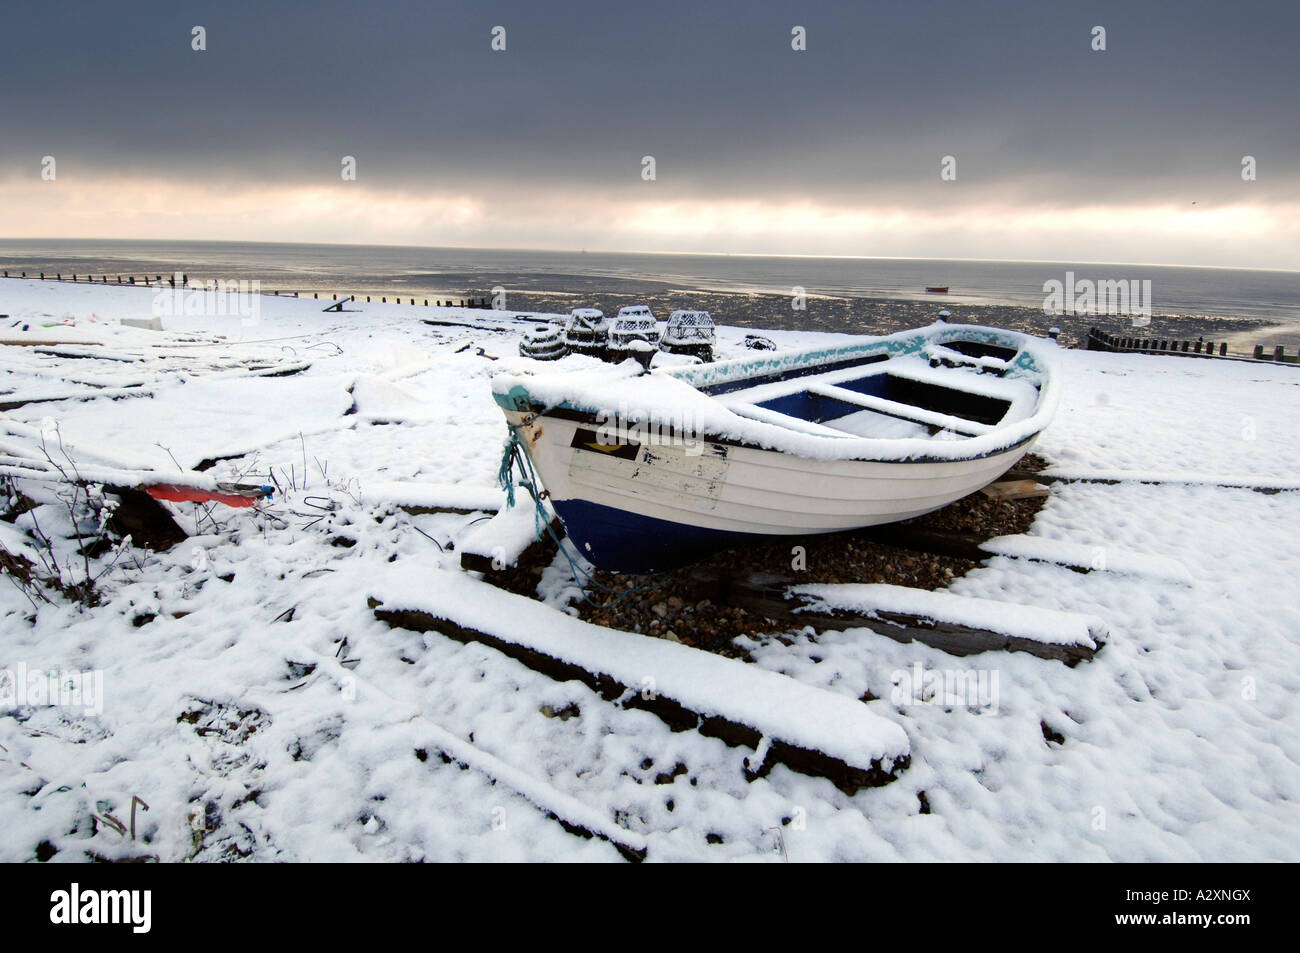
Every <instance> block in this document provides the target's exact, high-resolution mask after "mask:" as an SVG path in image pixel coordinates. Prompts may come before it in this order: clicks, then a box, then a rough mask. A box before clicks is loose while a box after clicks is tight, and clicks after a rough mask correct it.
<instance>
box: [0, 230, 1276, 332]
mask: <svg viewBox="0 0 1300 953" xmlns="http://www.w3.org/2000/svg"><path fill="white" fill-rule="evenodd" d="M0 269H8V270H9V271H10V273H11V274H17V273H18V272H21V271H26V272H27V273H28V274H34V273H39V272H41V271H45V272H47V273H59V272H62V273H64V274H71V273H77V274H82V275H84V274H96V275H103V274H108V275H112V276H116V275H119V274H121V275H129V274H135V275H138V276H144V275H153V276H157V275H159V274H163V275H170V274H172V273H173V272H175V271H178V270H179V271H183V272H184V273H185V274H186V275H187V276H188V277H192V278H196V279H199V280H211V279H219V280H245V281H254V280H256V281H259V282H260V284H261V287H262V289H263V290H266V291H272V290H279V291H282V292H293V291H298V292H300V293H301V292H307V293H308V294H311V293H320V294H321V296H322V297H327V296H329V295H334V294H338V295H339V296H340V297H341V296H344V295H348V294H356V295H359V296H362V297H364V296H365V295H370V296H372V297H376V298H380V297H389V298H393V297H402V298H408V299H409V298H415V299H417V300H419V301H423V299H425V298H428V299H431V300H447V299H452V300H457V299H461V298H471V297H474V298H481V297H483V296H492V295H493V294H494V290H493V289H496V288H501V289H504V292H505V294H506V298H507V305H506V306H507V307H523V306H522V305H520V302H521V301H527V302H529V303H530V304H529V305H528V306H529V307H538V306H540V307H542V309H543V310H563V311H567V310H568V309H569V308H570V307H573V306H575V305H578V304H581V305H594V306H597V307H600V306H601V301H602V300H609V301H613V300H619V301H622V302H623V303H627V302H628V300H629V296H631V297H641V298H647V299H663V300H666V299H668V298H673V299H674V300H684V298H683V296H689V297H698V298H700V299H715V300H718V301H720V302H721V301H722V300H724V298H726V299H727V300H737V301H738V300H741V299H742V298H744V297H746V296H748V297H749V298H751V299H752V301H753V302H754V303H756V304H757V303H759V302H766V301H768V300H769V299H771V300H772V301H776V300H779V299H781V298H783V297H784V298H785V299H787V300H789V299H790V298H792V297H793V296H794V295H795V294H796V293H802V294H803V296H804V297H805V299H806V300H807V302H808V304H809V307H810V309H812V308H813V307H814V303H818V302H820V303H822V304H821V305H820V306H819V307H820V310H821V311H823V312H827V313H828V314H832V313H837V312H839V313H841V318H842V316H843V315H842V313H843V312H845V311H851V312H853V313H855V314H857V313H860V312H862V311H864V310H881V309H885V310H890V311H897V310H900V309H901V310H902V311H905V312H908V313H909V314H911V313H912V311H913V309H915V308H922V309H926V308H929V309H930V311H929V312H927V313H933V312H937V311H938V310H939V309H940V308H943V307H947V308H949V309H950V310H954V309H962V310H967V309H971V308H978V309H984V308H990V307H993V308H996V307H1007V308H1019V309H1028V310H1029V311H1037V310H1038V309H1040V308H1041V307H1042V304H1043V302H1044V291H1043V289H1044V285H1045V283H1048V282H1058V283H1059V282H1061V281H1063V280H1064V279H1066V278H1067V276H1068V275H1070V274H1071V273H1073V274H1074V275H1075V276H1076V277H1077V278H1078V279H1082V280H1092V281H1117V280H1118V281H1137V280H1141V281H1143V282H1146V281H1150V283H1151V287H1150V292H1149V294H1148V300H1149V302H1150V304H1151V307H1152V310H1154V311H1156V312H1159V313H1163V314H1168V315H1179V316H1192V317H1197V318H1206V319H1209V318H1214V317H1219V318H1240V319H1249V320H1251V321H1262V322H1264V323H1267V324H1270V325H1285V324H1288V323H1289V322H1291V321H1296V322H1297V324H1300V273H1294V272H1276V271H1264V270H1258V271H1250V270H1244V269H1213V268H1198V267H1193V266H1149V265H1123V264H1101V263H1073V264H1072V263H1068V262H1013V261H979V260H973V259H950V260H949V259H912V258H907V259H893V258H891V259H879V258H873V259H853V258H815V257H807V258H793V257H762V256H728V255H684V254H682V255H667V254H646V255H637V254H632V253H601V252H577V253H573V252H541V251H518V250H494V249H458V248H412V247H406V246H365V245H357V246H332V245H305V244H273V243H242V242H143V241H93V240H86V241H69V240H59V241H49V240H47V241H35V240H33V241H17V240H7V241H6V240H0ZM110 280H112V279H110ZM932 286H936V287H947V288H949V289H950V293H948V294H942V295H933V294H927V293H926V291H925V289H926V288H927V287H932ZM720 296H721V297H720ZM732 296H739V297H735V298H734V299H733V298H732ZM543 302H546V303H545V304H543ZM570 302H572V303H570ZM827 302H830V303H829V304H827ZM835 302H839V303H838V304H835ZM846 302H847V303H846ZM676 306H683V305H676ZM701 306H702V307H703V305H701ZM760 310H762V311H764V312H774V309H773V308H772V307H768V306H767V305H766V304H764V305H763V306H762V308H761V309H760ZM765 320H766V319H765Z"/></svg>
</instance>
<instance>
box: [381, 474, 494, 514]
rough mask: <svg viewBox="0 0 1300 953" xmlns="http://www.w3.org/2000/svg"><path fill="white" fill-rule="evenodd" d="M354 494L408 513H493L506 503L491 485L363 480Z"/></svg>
mask: <svg viewBox="0 0 1300 953" xmlns="http://www.w3.org/2000/svg"><path fill="white" fill-rule="evenodd" d="M357 495H358V496H359V497H360V500H361V502H362V503H364V504H366V505H370V506H375V505H383V504H385V503H387V504H390V505H392V506H396V507H399V508H401V509H403V510H406V511H407V512H408V513H478V512H484V513H495V512H496V511H497V510H499V509H501V508H502V507H503V506H504V505H505V502H506V495H505V491H504V490H501V489H500V488H499V487H495V486H484V485H480V484H466V483H425V482H422V481H415V480H398V481H393V482H387V483H382V482H376V483H371V482H367V483H365V484H363V485H362V486H361V488H360V489H359V490H358V493H357Z"/></svg>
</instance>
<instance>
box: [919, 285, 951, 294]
mask: <svg viewBox="0 0 1300 953" xmlns="http://www.w3.org/2000/svg"><path fill="white" fill-rule="evenodd" d="M925 293H926V294H932V295H946V294H947V293H948V286H947V285H944V286H943V287H942V288H941V287H939V286H938V285H934V286H933V287H927V288H926V289H925Z"/></svg>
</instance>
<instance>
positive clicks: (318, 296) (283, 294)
mask: <svg viewBox="0 0 1300 953" xmlns="http://www.w3.org/2000/svg"><path fill="white" fill-rule="evenodd" d="M4 277H6V278H25V279H27V280H29V281H71V282H75V283H77V284H94V285H121V286H122V287H145V288H167V289H176V288H180V289H182V290H187V291H216V292H222V291H226V292H230V291H235V290H238V291H242V290H243V289H242V288H241V289H230V288H226V287H223V286H222V283H221V282H217V281H213V280H209V281H205V282H203V284H202V286H201V287H198V286H192V285H190V284H188V283H187V282H186V281H185V278H184V275H183V274H182V276H181V281H180V282H179V283H178V282H177V281H176V276H175V275H167V276H164V275H85V274H80V273H69V274H64V273H63V272H54V273H53V274H50V273H49V272H45V271H41V272H36V273H34V274H31V275H29V274H27V272H25V271H22V272H19V273H17V274H10V273H9V272H8V271H5V272H4ZM259 293H260V294H264V295H271V296H272V297H276V298H306V297H307V296H308V295H310V296H311V297H312V298H313V299H314V300H317V301H320V300H322V296H323V295H329V297H328V298H327V299H324V300H328V301H338V300H339V294H340V292H327V291H301V290H298V291H294V290H286V289H283V288H281V289H268V288H264V289H259ZM372 297H374V296H372V295H366V296H365V299H366V301H367V302H368V303H374V302H372V301H371V298H372ZM378 297H379V301H378V303H379V304H389V303H390V302H389V300H388V299H389V297H392V298H393V300H392V302H391V303H392V304H402V303H403V302H406V303H409V304H411V305H418V306H420V307H425V308H428V307H434V308H483V309H490V308H491V305H490V304H489V301H488V298H487V297H486V296H482V297H466V298H422V299H417V298H403V297H402V296H400V295H396V296H390V295H379V296H378ZM343 299H344V300H345V301H355V302H360V300H361V296H360V295H357V294H352V293H345V294H343ZM420 302H423V303H422V304H420Z"/></svg>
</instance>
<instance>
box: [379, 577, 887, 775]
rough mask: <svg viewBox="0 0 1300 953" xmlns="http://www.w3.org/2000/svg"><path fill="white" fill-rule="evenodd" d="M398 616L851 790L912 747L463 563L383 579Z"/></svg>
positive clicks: (746, 669) (791, 688) (861, 706)
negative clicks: (480, 574)
mask: <svg viewBox="0 0 1300 953" xmlns="http://www.w3.org/2000/svg"><path fill="white" fill-rule="evenodd" d="M372 605H373V606H374V609H375V615H376V616H377V617H379V618H381V619H383V620H384V621H386V622H388V623H389V624H390V625H397V626H402V627H406V628H413V629H416V630H420V631H429V630H432V631H437V632H441V633H443V634H444V635H448V636H451V637H452V638H457V639H460V640H462V641H475V642H481V643H483V644H486V645H489V646H491V647H493V648H496V649H499V650H500V651H502V652H504V653H505V654H507V655H510V656H511V657H513V658H516V659H519V660H520V661H523V662H524V663H525V664H527V665H529V666H530V667H532V668H535V669H537V670H538V671H542V672H544V673H545V674H548V675H551V676H553V677H558V678H564V679H568V678H577V679H579V680H581V681H583V682H585V683H586V684H588V685H590V686H592V687H593V688H594V689H596V690H597V691H600V692H601V693H602V694H603V695H604V696H605V697H607V698H611V699H612V698H618V699H620V700H621V702H622V704H624V705H626V706H628V707H638V708H644V709H647V710H649V711H653V712H655V713H656V714H658V715H659V716H660V717H662V718H664V720H665V721H668V722H669V723H670V724H675V725H676V726H679V727H683V728H691V727H696V728H698V729H699V730H700V731H701V732H702V733H705V734H710V735H713V736H716V737H719V738H721V739H722V740H724V741H726V742H728V743H729V744H739V745H746V746H749V747H753V748H755V749H756V750H757V751H759V752H761V753H762V755H763V756H762V757H755V758H754V759H752V761H751V765H750V768H751V770H752V771H753V772H754V773H756V774H757V773H761V772H762V771H764V770H765V769H766V768H768V767H770V765H771V763H773V762H779V763H784V764H786V765H787V766H789V767H791V768H794V769H795V770H798V771H801V772H804V773H807V774H812V775H819V776H824V777H827V778H829V779H830V780H832V781H833V782H834V783H835V784H836V785H838V786H839V787H841V788H842V789H843V790H846V791H855V790H858V789H859V788H861V787H865V786H871V785H879V784H885V783H888V782H889V781H891V780H893V779H894V777H895V776H896V774H897V772H899V771H901V770H902V769H903V768H905V767H906V765H907V763H908V759H909V756H910V749H909V744H908V740H907V735H906V733H905V732H904V731H903V729H902V728H901V727H899V726H898V725H897V724H895V723H894V722H892V721H889V720H887V719H885V718H882V717H881V716H879V715H877V714H875V713H874V712H873V711H871V710H870V708H869V707H868V706H867V704H866V703H863V702H860V701H858V700H856V699H854V698H851V697H848V696H845V695H838V694H835V693H833V692H828V691H826V690H824V689H819V688H814V687H813V686H810V685H805V684H803V683H801V682H798V681H795V680H794V679H792V678H789V677H788V676H785V675H781V674H778V673H776V672H771V671H767V670H764V669H760V668H758V667H757V666H752V665H746V664H744V663H743V662H739V661H736V660H734V659H727V658H723V657H722V656H719V655H712V654H710V653H708V652H704V651H701V650H699V649H694V648H690V647H689V646H685V645H681V644H679V643H673V642H667V641H664V640H662V639H655V638H651V637H650V636H645V635H637V634H634V633H631V632H620V631H617V630H614V629H605V628H602V627H600V626H595V625H591V624H589V623H586V622H583V621H581V620H579V619H575V618H573V617H571V616H568V615H565V614H564V613H561V612H558V611H556V610H554V609H551V608H549V607H547V606H544V605H542V604H540V603H538V602H535V601H533V600H531V599H527V598H524V597H522V596H517V595H514V594H511V593H507V592H503V591H501V590H498V589H495V588H493V587H491V586H489V585H488V584H486V583H484V582H481V581H479V580H477V579H474V578H473V577H471V576H468V575H465V574H463V573H451V572H433V573H423V574H421V575H420V577H419V578H418V579H416V578H412V579H408V580H406V581H398V580H392V581H384V582H381V583H379V584H378V585H377V586H376V587H375V588H374V589H373V597H372Z"/></svg>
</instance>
